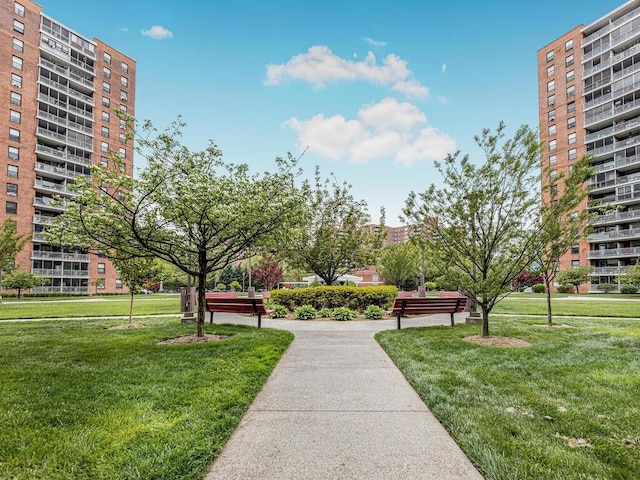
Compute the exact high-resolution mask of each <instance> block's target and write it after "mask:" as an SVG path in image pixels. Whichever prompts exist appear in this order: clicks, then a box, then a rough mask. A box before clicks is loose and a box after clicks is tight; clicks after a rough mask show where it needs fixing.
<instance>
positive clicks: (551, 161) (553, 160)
mask: <svg viewBox="0 0 640 480" xmlns="http://www.w3.org/2000/svg"><path fill="white" fill-rule="evenodd" d="M556 163H558V156H557V155H551V156H550V157H549V165H555V164H556Z"/></svg>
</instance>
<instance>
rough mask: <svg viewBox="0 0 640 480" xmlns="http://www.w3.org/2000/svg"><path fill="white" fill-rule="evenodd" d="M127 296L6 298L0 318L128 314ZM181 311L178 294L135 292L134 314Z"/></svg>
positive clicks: (1, 308) (1, 307) (1, 306)
mask: <svg viewBox="0 0 640 480" xmlns="http://www.w3.org/2000/svg"><path fill="white" fill-rule="evenodd" d="M130 298H131V297H128V296H122V297H112V298H109V297H98V298H91V297H89V298H85V299H80V300H79V299H67V300H59V301H50V300H49V301H43V302H34V301H29V302H25V303H19V302H3V303H2V305H0V320H11V319H21V318H66V317H104V316H119V315H129V302H130ZM171 313H180V297H179V296H176V295H171V296H163V295H149V296H136V297H134V301H133V314H134V315H166V314H171Z"/></svg>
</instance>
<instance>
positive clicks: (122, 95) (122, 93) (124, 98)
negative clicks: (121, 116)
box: [120, 90, 129, 102]
mask: <svg viewBox="0 0 640 480" xmlns="http://www.w3.org/2000/svg"><path fill="white" fill-rule="evenodd" d="M120 100H122V101H124V102H126V101H127V100H129V95H127V92H125V91H124V90H120Z"/></svg>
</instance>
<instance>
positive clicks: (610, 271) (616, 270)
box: [590, 267, 629, 277]
mask: <svg viewBox="0 0 640 480" xmlns="http://www.w3.org/2000/svg"><path fill="white" fill-rule="evenodd" d="M627 268H629V267H595V268H594V269H593V270H591V273H590V275H591V276H592V277H595V276H600V275H620V274H621V273H623V272H624V271H625V270H626V269H627Z"/></svg>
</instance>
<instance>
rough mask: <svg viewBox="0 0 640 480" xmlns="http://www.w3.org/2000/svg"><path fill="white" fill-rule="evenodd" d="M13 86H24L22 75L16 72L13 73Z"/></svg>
mask: <svg viewBox="0 0 640 480" xmlns="http://www.w3.org/2000/svg"><path fill="white" fill-rule="evenodd" d="M11 86H12V87H17V88H22V77H21V76H20V75H16V74H15V73H12V74H11Z"/></svg>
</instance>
